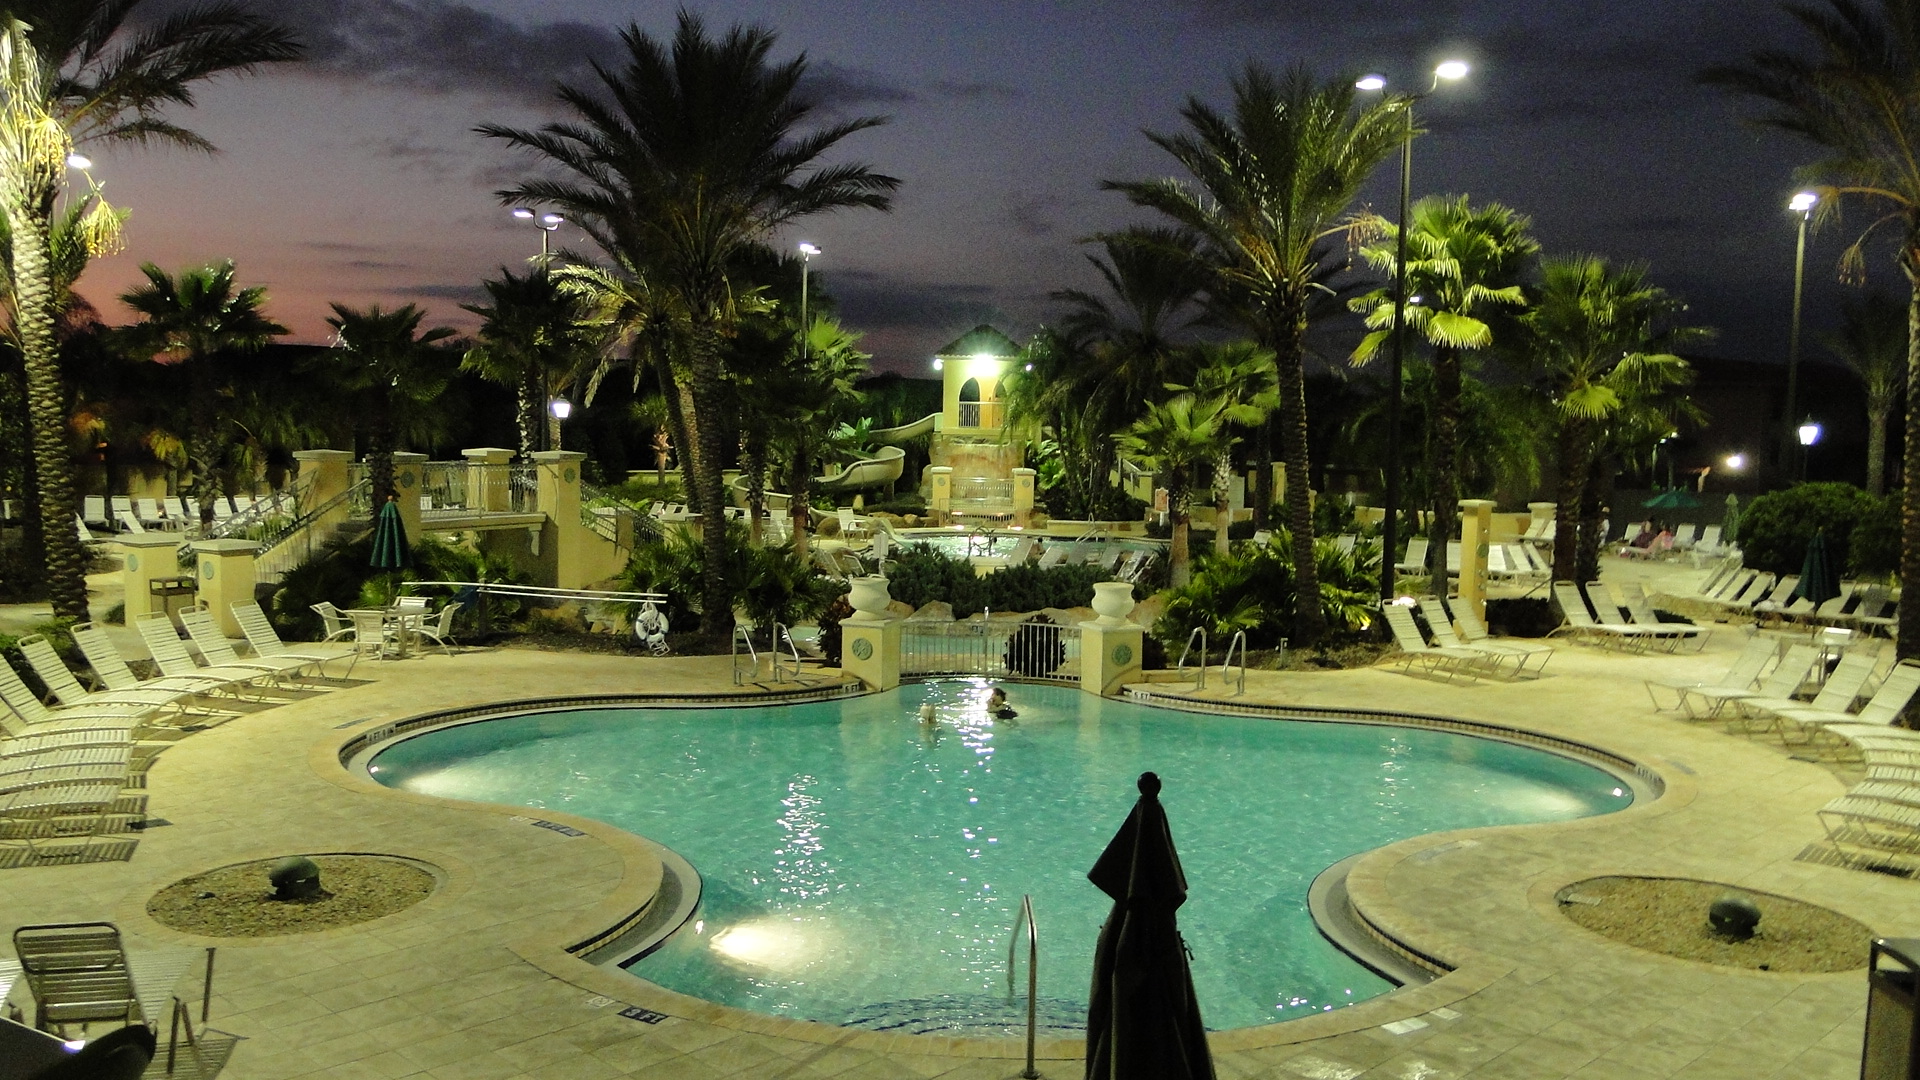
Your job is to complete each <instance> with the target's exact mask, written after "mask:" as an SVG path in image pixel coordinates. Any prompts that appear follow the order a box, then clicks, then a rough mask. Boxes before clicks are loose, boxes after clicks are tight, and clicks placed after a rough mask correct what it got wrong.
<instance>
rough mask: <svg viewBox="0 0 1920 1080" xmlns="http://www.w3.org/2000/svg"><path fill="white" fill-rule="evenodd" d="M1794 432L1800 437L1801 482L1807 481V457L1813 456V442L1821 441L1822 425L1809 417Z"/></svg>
mask: <svg viewBox="0 0 1920 1080" xmlns="http://www.w3.org/2000/svg"><path fill="white" fill-rule="evenodd" d="M1793 433H1794V434H1795V435H1797V436H1799V437H1800V482H1801V483H1803V484H1804V483H1806V482H1807V459H1808V458H1811V457H1812V456H1813V444H1814V443H1817V442H1819V441H1820V433H1821V427H1820V425H1819V424H1816V423H1814V422H1813V418H1812V417H1808V418H1807V419H1806V420H1805V421H1803V422H1802V423H1801V424H1800V426H1799V427H1797V428H1794V429H1793Z"/></svg>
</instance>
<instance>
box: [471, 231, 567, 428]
mask: <svg viewBox="0 0 1920 1080" xmlns="http://www.w3.org/2000/svg"><path fill="white" fill-rule="evenodd" d="M483 284H484V285H485V286H486V289H487V296H488V298H489V299H490V300H492V301H493V302H492V303H490V304H462V305H460V306H461V307H463V308H465V309H466V310H468V311H471V312H473V313H474V314H475V315H478V316H480V318H481V320H482V321H481V323H480V332H479V340H478V341H475V342H474V343H473V345H472V346H471V347H469V348H468V349H467V355H466V356H465V357H464V358H462V359H461V361H460V366H461V367H462V368H464V369H466V370H468V371H472V372H475V373H476V374H478V375H479V376H480V377H481V378H483V379H486V380H487V381H488V382H493V383H498V384H500V385H501V386H511V387H513V390H514V406H515V408H514V424H515V426H516V427H517V428H518V429H519V434H520V456H521V457H523V458H525V457H531V456H532V454H533V452H534V450H536V449H538V443H539V441H540V432H541V429H542V427H543V426H545V427H546V428H547V434H548V441H549V442H551V443H553V444H554V449H558V448H559V446H558V442H557V440H554V439H553V438H552V435H553V425H554V424H557V423H558V422H559V421H558V420H555V419H553V418H552V417H549V416H548V415H547V402H548V401H549V400H551V399H552V398H554V397H557V396H559V395H561V394H564V393H566V392H567V391H568V390H570V389H571V388H572V387H573V385H574V383H575V381H576V380H577V379H578V378H579V376H580V375H581V374H582V369H583V368H584V367H586V365H587V362H588V361H589V360H590V359H591V358H593V356H594V349H595V348H596V347H597V346H598V344H599V339H600V332H599V331H598V329H597V328H595V327H594V326H592V325H590V324H589V323H588V322H587V320H586V318H585V312H584V310H583V309H584V305H583V304H582V302H581V301H580V299H579V297H578V296H576V295H574V294H573V293H570V292H568V291H566V290H564V289H562V288H561V287H560V286H559V284H558V283H557V282H556V281H555V280H554V279H553V276H552V275H550V274H548V273H547V271H546V270H545V269H544V268H538V269H534V270H530V271H528V272H527V274H526V275H525V276H524V277H516V276H514V273H513V271H511V270H508V269H506V268H504V267H502V268H501V270H500V276H499V277H498V278H490V279H488V280H487V281H486V282H484V283H483Z"/></svg>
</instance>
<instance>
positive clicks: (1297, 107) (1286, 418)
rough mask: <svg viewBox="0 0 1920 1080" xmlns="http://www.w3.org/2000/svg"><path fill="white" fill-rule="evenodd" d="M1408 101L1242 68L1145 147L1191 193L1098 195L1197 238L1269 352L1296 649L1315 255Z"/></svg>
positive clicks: (1303, 610) (1308, 562) (1264, 472)
mask: <svg viewBox="0 0 1920 1080" xmlns="http://www.w3.org/2000/svg"><path fill="white" fill-rule="evenodd" d="M1410 104H1411V101H1410V99H1408V98H1406V97H1402V96H1397V95H1387V96H1384V97H1382V98H1380V99H1379V100H1377V101H1374V102H1372V103H1370V104H1367V105H1364V106H1362V105H1358V104H1357V102H1356V99H1355V91H1354V87H1353V80H1351V79H1349V78H1334V79H1332V80H1330V81H1327V82H1324V83H1323V82H1318V81H1316V80H1315V79H1314V78H1313V76H1312V75H1311V74H1309V73H1308V72H1307V71H1306V70H1305V69H1304V68H1295V69H1293V70H1291V71H1289V72H1288V73H1286V74H1285V75H1282V76H1279V77H1275V76H1274V75H1273V74H1272V73H1271V72H1268V71H1266V70H1265V69H1263V68H1261V67H1259V66H1258V65H1254V64H1249V65H1248V66H1247V68H1246V70H1245V71H1244V72H1242V73H1241V74H1240V75H1239V76H1237V77H1235V78H1234V80H1233V109H1232V113H1231V115H1224V114H1222V113H1220V112H1219V111H1217V110H1215V109H1214V108H1212V107H1211V106H1209V105H1207V104H1206V103H1205V102H1202V101H1200V100H1199V99H1197V98H1193V99H1189V100H1188V102H1187V104H1186V106H1185V108H1183V109H1182V110H1181V115H1182V117H1184V118H1185V120H1186V121H1187V126H1188V128H1189V129H1190V130H1189V131H1188V132H1187V133H1185V134H1180V135H1159V134H1150V135H1149V136H1148V137H1149V138H1150V139H1152V140H1153V142H1154V144H1155V145H1157V146H1159V147H1160V148H1161V149H1163V150H1165V151H1167V153H1168V154H1170V155H1172V156H1173V158H1174V160H1176V161H1178V162H1179V163H1180V165H1181V167H1182V168H1184V169H1185V170H1186V171H1187V172H1188V173H1189V174H1190V175H1191V177H1192V183H1187V182H1184V181H1181V180H1177V179H1163V180H1146V181H1136V182H1113V181H1109V182H1107V183H1106V184H1105V185H1104V186H1106V187H1108V188H1110V189H1113V190H1117V191H1120V192H1122V193H1124V194H1125V195H1126V196H1127V197H1128V198H1129V199H1131V200H1132V201H1133V202H1134V203H1135V204H1136V205H1139V206H1144V207H1147V208H1149V209H1153V210H1157V211H1159V212H1161V213H1162V214H1165V215H1166V216H1167V217H1169V218H1171V219H1172V220H1173V221H1174V222H1176V223H1177V224H1178V225H1180V226H1181V227H1182V228H1185V229H1188V230H1191V231H1192V232H1193V233H1194V234H1196V235H1197V236H1198V237H1199V238H1200V242H1199V246H1198V254H1199V257H1200V258H1201V259H1202V260H1204V261H1205V262H1206V263H1207V264H1208V265H1210V266H1212V267H1214V268H1215V271H1216V278H1215V285H1214V288H1213V290H1212V291H1213V292H1214V293H1215V296H1216V299H1217V300H1220V301H1223V302H1225V303H1223V304H1222V305H1220V306H1230V307H1231V309H1232V310H1233V313H1234V314H1235V316H1236V317H1237V318H1238V319H1239V320H1240V321H1241V323H1242V324H1243V325H1245V326H1246V327H1247V329H1248V330H1249V331H1250V332H1251V333H1252V334H1253V337H1254V339H1255V340H1256V341H1258V342H1259V343H1260V344H1261V345H1263V346H1265V347H1266V348H1269V349H1272V350H1273V352H1274V355H1275V363H1276V365H1277V367H1278V381H1279V389H1280V395H1279V396H1280V402H1279V416H1280V443H1281V447H1280V449H1281V454H1280V457H1281V459H1282V460H1283V461H1285V462H1286V466H1287V477H1288V483H1287V491H1286V500H1287V516H1288V521H1287V527H1288V532H1289V535H1290V536H1291V537H1292V542H1293V544H1294V547H1295V549H1296V550H1295V552H1294V556H1295V557H1294V572H1295V573H1296V574H1297V575H1299V580H1298V581H1296V582H1295V594H1296V597H1297V599H1296V611H1295V619H1294V628H1293V639H1294V641H1295V643H1296V644H1298V645H1300V646H1303V647H1304V646H1307V645H1310V644H1312V643H1314V642H1317V641H1318V640H1319V639H1320V637H1321V635H1322V633H1324V632H1325V629H1326V618H1325V615H1324V614H1323V612H1322V611H1321V608H1320V605H1319V604H1318V603H1317V602H1316V601H1315V599H1314V598H1315V597H1317V596H1318V595H1319V591H1320V590H1319V586H1318V583H1317V581H1316V574H1317V572H1318V567H1317V565H1316V564H1315V559H1314V547H1313V520H1312V513H1313V511H1312V499H1311V497H1310V494H1311V493H1310V492H1309V490H1308V477H1310V476H1311V475H1312V473H1311V471H1310V469H1309V467H1308V466H1309V462H1308V455H1307V410H1306V371H1305V367H1304V360H1305V356H1306V342H1305V334H1306V328H1307V316H1308V308H1309V303H1310V301H1311V298H1312V297H1311V294H1312V292H1313V289H1314V284H1315V281H1316V278H1317V277H1319V276H1320V275H1321V273H1322V269H1323V268H1322V263H1323V261H1324V256H1325V254H1326V248H1325V244H1326V242H1327V241H1328V240H1329V239H1330V238H1332V237H1333V236H1335V235H1337V234H1339V233H1341V232H1342V231H1344V230H1345V229H1347V228H1348V227H1349V224H1350V223H1349V221H1348V219H1347V212H1348V209H1349V208H1350V207H1351V206H1352V205H1353V201H1354V199H1355V198H1356V197H1358V195H1359V192H1360V188H1361V186H1362V185H1363V184H1365V183H1366V181H1367V178H1368V177H1369V176H1371V175H1372V174H1373V171H1374V169H1375V167H1377V166H1378V165H1379V164H1380V162H1381V161H1383V160H1384V159H1385V158H1386V157H1387V155H1389V154H1391V153H1392V152H1393V151H1394V150H1396V149H1398V148H1399V146H1400V145H1401V143H1402V141H1403V140H1404V139H1405V138H1407V137H1408V134H1409V133H1408V131H1407V128H1406V110H1407V108H1408V107H1409V106H1410ZM1260 430H1261V431H1262V432H1264V431H1265V428H1264V427H1263V428H1262V429H1260ZM1266 457H1267V455H1266V454H1264V453H1262V452H1261V450H1260V446H1259V444H1258V443H1257V444H1256V449H1255V455H1254V468H1255V470H1256V473H1255V491H1254V498H1253V502H1254V505H1255V507H1256V508H1259V509H1260V510H1261V511H1262V512H1264V508H1265V507H1266V505H1267V504H1268V502H1270V501H1271V499H1270V494H1271V493H1270V491H1269V484H1270V480H1269V474H1270V473H1271V470H1270V469H1269V468H1268V467H1267V462H1266V460H1265V458H1266Z"/></svg>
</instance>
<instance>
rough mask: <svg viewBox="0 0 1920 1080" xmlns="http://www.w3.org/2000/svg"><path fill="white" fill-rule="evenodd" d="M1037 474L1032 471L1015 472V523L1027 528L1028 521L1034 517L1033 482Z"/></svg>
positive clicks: (1018, 470)
mask: <svg viewBox="0 0 1920 1080" xmlns="http://www.w3.org/2000/svg"><path fill="white" fill-rule="evenodd" d="M1036 475H1037V474H1036V473H1035V472H1034V471H1033V470H1032V469H1015V470H1013V523H1014V524H1015V525H1020V526H1023V527H1024V526H1025V525H1026V523H1027V519H1028V518H1031V517H1032V516H1033V482H1034V477H1035V476H1036Z"/></svg>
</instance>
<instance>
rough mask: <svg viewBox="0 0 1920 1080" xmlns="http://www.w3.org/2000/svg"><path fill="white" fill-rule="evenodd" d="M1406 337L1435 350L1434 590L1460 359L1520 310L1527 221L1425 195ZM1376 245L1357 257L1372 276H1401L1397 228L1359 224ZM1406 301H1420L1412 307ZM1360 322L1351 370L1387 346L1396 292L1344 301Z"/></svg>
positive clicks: (1414, 245) (1453, 482)
mask: <svg viewBox="0 0 1920 1080" xmlns="http://www.w3.org/2000/svg"><path fill="white" fill-rule="evenodd" d="M1407 221H1408V232H1407V291H1408V293H1410V294H1411V295H1412V299H1411V300H1409V302H1408V303H1407V306H1406V313H1407V316H1406V317H1407V327H1408V329H1410V330H1411V331H1413V332H1414V333H1417V334H1419V335H1420V336H1421V337H1423V338H1425V339H1426V342H1427V344H1428V346H1430V347H1431V348H1432V350H1433V391H1434V394H1433V396H1434V401H1433V416H1432V430H1431V432H1430V435H1431V442H1430V445H1429V455H1430V456H1429V458H1428V461H1427V466H1428V473H1429V476H1430V477H1431V480H1432V482H1431V486H1430V494H1431V496H1432V509H1433V539H1434V542H1433V544H1432V545H1431V546H1430V547H1429V548H1428V551H1429V552H1430V553H1431V555H1432V558H1433V570H1432V573H1433V580H1435V581H1444V580H1446V576H1445V575H1446V572H1447V567H1446V558H1447V541H1448V540H1450V539H1452V538H1453V534H1454V519H1455V518H1456V517H1457V516H1458V508H1459V504H1460V470H1459V468H1458V467H1457V465H1456V462H1457V461H1458V458H1459V453H1460V421H1461V407H1462V402H1463V398H1462V378H1463V374H1464V373H1463V371H1462V358H1463V356H1464V355H1465V354H1467V353H1470V352H1478V351H1479V350H1482V349H1485V348H1487V347H1488V346H1490V345H1492V344H1493V343H1494V322H1493V320H1494V318H1495V313H1497V312H1500V311H1503V310H1505V311H1512V310H1515V309H1518V308H1522V307H1525V306H1526V302H1527V301H1526V296H1525V294H1524V293H1523V292H1522V290H1521V288H1520V279H1521V275H1522V274H1523V273H1524V272H1525V271H1526V269H1527V266H1528V264H1529V263H1530V262H1531V261H1532V259H1533V257H1534V256H1535V255H1537V254H1538V253H1539V251H1540V245H1539V244H1538V243H1537V242H1535V241H1534V239H1533V238H1532V237H1530V236H1528V235H1527V228H1528V226H1529V225H1530V224H1531V221H1530V219H1528V218H1527V217H1526V215H1524V214H1520V213H1518V212H1516V211H1514V210H1513V209H1511V208H1509V207H1506V206H1502V205H1500V204H1499V203H1488V204H1487V205H1485V206H1481V207H1474V206H1471V205H1469V204H1468V202H1467V197H1466V196H1465V195H1460V196H1445V195H1429V196H1428V197H1426V198H1424V199H1421V200H1420V201H1419V202H1416V203H1414V204H1413V207H1412V208H1411V210H1410V211H1409V212H1408V215H1407ZM1366 224H1367V225H1368V226H1370V227H1371V228H1372V229H1373V230H1374V231H1375V232H1376V235H1377V236H1378V238H1379V240H1378V242H1376V243H1371V244H1368V245H1367V246H1366V247H1364V248H1363V249H1361V250H1362V254H1363V255H1364V256H1365V257H1366V260H1367V262H1368V263H1369V264H1371V265H1372V266H1373V267H1374V268H1375V269H1376V270H1379V271H1380V272H1382V273H1384V274H1386V275H1388V276H1389V277H1390V278H1391V277H1394V276H1395V275H1397V274H1398V273H1399V266H1398V257H1397V244H1396V243H1395V240H1396V238H1397V237H1398V236H1399V231H1400V230H1399V227H1398V226H1397V225H1395V224H1393V223H1391V222H1388V221H1386V220H1384V219H1379V218H1373V219H1369V220H1368V222H1367V223H1366ZM1414 301H1418V302H1417V303H1416V302H1414ZM1350 306H1351V307H1352V309H1353V310H1354V311H1357V312H1361V313H1363V314H1364V315H1365V316H1366V325H1367V330H1368V331H1369V332H1368V333H1367V334H1366V336H1364V337H1362V338H1361V339H1360V344H1359V345H1358V346H1357V347H1356V348H1355V349H1354V350H1353V360H1354V362H1355V363H1360V364H1364V363H1366V362H1367V361H1369V360H1371V359H1373V358H1374V357H1375V356H1377V355H1379V352H1380V348H1381V346H1382V345H1384V344H1386V343H1388V342H1389V341H1391V340H1392V338H1393V313H1394V290H1393V289H1391V288H1387V287H1382V288H1379V289H1375V290H1373V291H1371V292H1369V293H1366V294H1365V295H1362V296H1358V297H1355V298H1354V299H1353V300H1352V301H1350Z"/></svg>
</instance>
